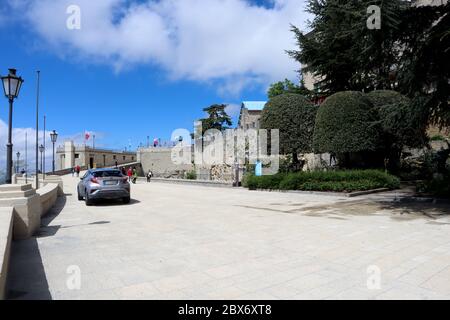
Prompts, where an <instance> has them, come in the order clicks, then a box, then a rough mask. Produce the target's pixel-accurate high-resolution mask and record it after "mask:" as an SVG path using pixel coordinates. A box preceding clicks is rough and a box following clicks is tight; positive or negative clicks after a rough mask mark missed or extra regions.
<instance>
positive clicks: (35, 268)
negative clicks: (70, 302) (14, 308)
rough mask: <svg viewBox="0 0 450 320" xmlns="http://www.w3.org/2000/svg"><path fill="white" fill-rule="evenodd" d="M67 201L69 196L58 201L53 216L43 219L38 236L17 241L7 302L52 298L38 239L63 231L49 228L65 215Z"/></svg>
mask: <svg viewBox="0 0 450 320" xmlns="http://www.w3.org/2000/svg"><path fill="white" fill-rule="evenodd" d="M66 201H67V198H66V195H64V196H61V197H59V198H58V199H57V201H56V203H55V205H54V206H53V207H52V209H50V211H49V213H48V214H47V215H46V216H45V217H43V218H42V220H41V227H40V228H39V230H38V231H37V233H36V234H35V236H34V237H32V238H30V239H26V240H14V241H13V243H12V250H11V260H10V267H9V270H10V271H9V275H8V283H7V289H8V295H7V299H12V300H16V299H17V300H22V299H24V300H51V299H52V296H51V293H50V291H49V287H48V282H47V277H46V275H45V268H44V264H43V261H42V257H41V254H40V251H39V245H38V241H37V239H38V238H40V237H49V236H53V235H54V234H55V233H56V232H57V231H58V230H59V228H60V226H49V224H50V223H51V222H52V221H53V220H54V219H55V218H56V217H57V216H58V215H59V214H60V213H61V211H62V210H63V208H64V206H65V204H66Z"/></svg>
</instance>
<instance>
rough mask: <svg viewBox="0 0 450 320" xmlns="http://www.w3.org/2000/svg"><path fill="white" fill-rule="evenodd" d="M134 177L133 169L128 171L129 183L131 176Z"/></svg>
mask: <svg viewBox="0 0 450 320" xmlns="http://www.w3.org/2000/svg"><path fill="white" fill-rule="evenodd" d="M132 175H133V170H131V167H129V168H128V171H127V176H128V181H130V182H131V176H132Z"/></svg>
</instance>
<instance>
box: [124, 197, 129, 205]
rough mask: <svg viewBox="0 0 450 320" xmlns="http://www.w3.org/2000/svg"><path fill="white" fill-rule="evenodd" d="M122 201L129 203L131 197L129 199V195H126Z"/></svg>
mask: <svg viewBox="0 0 450 320" xmlns="http://www.w3.org/2000/svg"><path fill="white" fill-rule="evenodd" d="M122 201H123V203H125V204H129V203H130V201H131V199H130V197H126V198H123V199H122Z"/></svg>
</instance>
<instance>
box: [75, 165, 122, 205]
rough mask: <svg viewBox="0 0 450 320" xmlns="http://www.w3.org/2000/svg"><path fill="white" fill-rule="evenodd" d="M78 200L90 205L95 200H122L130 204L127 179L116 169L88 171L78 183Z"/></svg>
mask: <svg viewBox="0 0 450 320" xmlns="http://www.w3.org/2000/svg"><path fill="white" fill-rule="evenodd" d="M77 191H78V200H80V201H81V200H83V199H84V200H85V201H86V205H87V206H90V205H92V202H93V201H94V200H96V199H111V200H112V199H122V200H123V202H124V203H130V183H129V182H128V177H127V176H124V175H123V174H122V172H121V171H120V170H117V169H96V170H88V171H87V172H86V174H85V175H84V176H83V177H82V178H81V181H80V182H79V183H78V187H77Z"/></svg>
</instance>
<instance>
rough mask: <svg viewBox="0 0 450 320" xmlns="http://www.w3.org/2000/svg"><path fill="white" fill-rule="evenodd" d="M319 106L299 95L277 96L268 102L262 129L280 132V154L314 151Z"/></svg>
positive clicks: (262, 116) (262, 118) (262, 117)
mask: <svg viewBox="0 0 450 320" xmlns="http://www.w3.org/2000/svg"><path fill="white" fill-rule="evenodd" d="M317 108H318V107H317V106H315V105H314V104H313V103H312V102H311V101H309V100H308V99H306V98H305V97H303V96H302V95H299V94H293V93H285V94H281V95H277V96H275V97H273V98H272V99H270V100H269V102H267V104H266V106H265V107H264V110H263V112H262V114H261V128H262V129H269V130H270V129H279V130H280V153H281V154H293V155H294V160H295V159H296V155H297V153H308V152H311V151H312V137H313V132H314V123H315V118H316V113H317Z"/></svg>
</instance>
